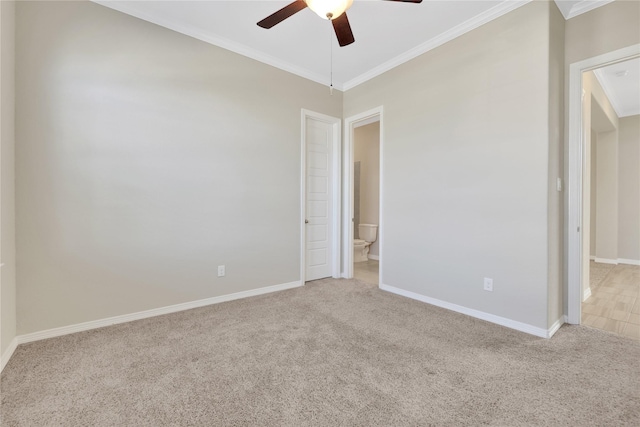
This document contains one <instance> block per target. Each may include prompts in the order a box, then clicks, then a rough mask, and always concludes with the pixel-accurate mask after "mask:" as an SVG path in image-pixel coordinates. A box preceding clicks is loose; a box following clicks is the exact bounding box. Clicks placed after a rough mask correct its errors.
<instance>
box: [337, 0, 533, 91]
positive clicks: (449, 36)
mask: <svg viewBox="0 0 640 427" xmlns="http://www.w3.org/2000/svg"><path fill="white" fill-rule="evenodd" d="M531 1H532V0H513V1H510V0H507V1H504V2H502V3H500V4H499V5H497V6H494V7H492V8H491V9H489V10H487V11H486V12H484V13H481V14H480V15H477V16H475V17H473V18H471V19H469V20H468V21H465V22H463V23H462V24H460V25H457V26H455V27H453V28H451V29H450V30H448V31H446V32H444V33H442V34H440V35H438V36H436V37H434V38H432V39H430V40H427V41H426V42H424V43H422V44H420V45H418V46H416V47H415V48H413V49H411V50H408V51H407V52H405V53H403V54H401V55H398V56H396V57H395V58H393V59H391V60H389V61H387V62H385V63H383V64H381V65H378V66H377V67H375V68H372V69H371V70H369V71H367V72H366V73H363V74H360V75H359V76H358V77H355V78H353V79H351V80H349V81H347V82H345V83H344V85H343V87H344V91H347V90H349V89H352V88H354V87H356V86H358V85H360V84H362V83H364V82H366V81H367V80H371V79H372V78H374V77H377V76H379V75H380V74H383V73H385V72H387V71H389V70H391V69H393V68H395V67H397V66H398V65H401V64H404V63H405V62H408V61H410V60H412V59H414V58H416V57H418V56H420V55H422V54H424V53H426V52H428V51H430V50H433V49H435V48H437V47H438V46H441V45H443V44H445V43H446V42H448V41H451V40H453V39H455V38H457V37H460V36H461V35H463V34H466V33H468V32H469V31H472V30H474V29H476V28H478V27H480V26H481V25H484V24H486V23H488V22H490V21H493V20H494V19H496V18H499V17H501V16H502V15H505V14H507V13H509V12H511V11H513V10H516V9H517V8H519V7H521V6H524V5H525V4H527V3H530V2H531Z"/></svg>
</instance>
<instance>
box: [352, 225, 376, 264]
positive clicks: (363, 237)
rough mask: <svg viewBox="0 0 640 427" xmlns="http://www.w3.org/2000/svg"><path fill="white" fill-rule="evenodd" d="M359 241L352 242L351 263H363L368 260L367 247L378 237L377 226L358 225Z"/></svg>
mask: <svg viewBox="0 0 640 427" xmlns="http://www.w3.org/2000/svg"><path fill="white" fill-rule="evenodd" d="M358 237H360V238H359V239H354V240H353V262H363V261H367V260H368V259H369V246H371V244H372V243H373V242H375V241H376V238H377V237H378V225H377V224H360V225H358Z"/></svg>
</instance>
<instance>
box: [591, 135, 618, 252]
mask: <svg viewBox="0 0 640 427" xmlns="http://www.w3.org/2000/svg"><path fill="white" fill-rule="evenodd" d="M595 155H596V157H597V160H596V167H597V171H596V176H597V179H596V183H595V184H596V193H597V199H596V259H598V258H601V259H606V260H611V261H613V262H616V261H617V259H618V200H619V194H618V130H617V129H616V130H612V131H609V132H600V133H598V141H597V143H596V153H595ZM592 185H593V183H592Z"/></svg>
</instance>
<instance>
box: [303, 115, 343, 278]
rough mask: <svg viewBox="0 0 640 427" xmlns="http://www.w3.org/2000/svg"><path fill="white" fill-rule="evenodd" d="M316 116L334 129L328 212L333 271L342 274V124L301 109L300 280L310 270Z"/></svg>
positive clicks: (334, 273) (336, 274) (335, 275)
mask: <svg viewBox="0 0 640 427" xmlns="http://www.w3.org/2000/svg"><path fill="white" fill-rule="evenodd" d="M308 118H309V119H314V120H317V121H320V122H323V123H327V124H330V125H331V126H332V128H333V147H332V158H331V159H330V162H331V181H332V182H331V191H332V194H331V202H332V205H333V206H332V209H331V212H330V213H329V218H330V220H331V246H332V247H331V250H332V257H331V259H330V260H329V262H330V263H331V274H332V277H334V278H336V279H337V278H339V277H340V210H341V204H340V200H341V194H340V188H341V179H340V161H341V156H340V151H341V148H342V135H341V132H340V130H341V124H342V120H340V119H339V118H337V117H332V116H328V115H326V114H322V113H317V112H315V111H311V110H307V109H305V108H303V109H302V112H301V120H302V123H301V127H300V128H301V137H300V141H301V150H300V283H301V284H303V285H304V284H305V282H306V269H307V259H306V258H307V250H306V249H307V227H306V224H305V222H304V221H305V219H306V216H307V119H308Z"/></svg>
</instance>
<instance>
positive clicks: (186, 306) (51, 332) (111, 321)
mask: <svg viewBox="0 0 640 427" xmlns="http://www.w3.org/2000/svg"><path fill="white" fill-rule="evenodd" d="M302 285H303V282H301V281H297V282H291V283H284V284H282V285H273V286H266V287H264V288H258V289H252V290H250V291H243V292H236V293H234V294H229V295H222V296H219V297H213V298H205V299H201V300H196V301H191V302H185V303H182V304H176V305H170V306H168V307H161V308H154V309H152V310H146V311H140V312H137V313H131V314H125V315H122V316H115V317H109V318H106V319H100V320H93V321H91V322H84V323H78V324H75V325H69V326H63V327H60V328H54V329H48V330H45V331H40V332H34V333H31V334H26V335H19V336H17V337H16V340H17V344H24V343H28V342H32V341H39V340H44V339H47V338H54V337H59V336H62V335H68V334H73V333H76V332H82V331H88V330H90V329H97V328H103V327H105V326H111V325H117V324H119V323H126V322H131V321H133V320H140V319H147V318H149V317H155V316H161V315H163V314H169V313H176V312H178V311H184V310H190V309H192V308H198V307H204V306H207V305H213V304H219V303H221V302H227V301H233V300H237V299H241V298H248V297H253V296H257V295H263V294H268V293H271V292H278V291H284V290H286V289H292V288H297V287H300V286H302ZM3 363H4V359H3Z"/></svg>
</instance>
